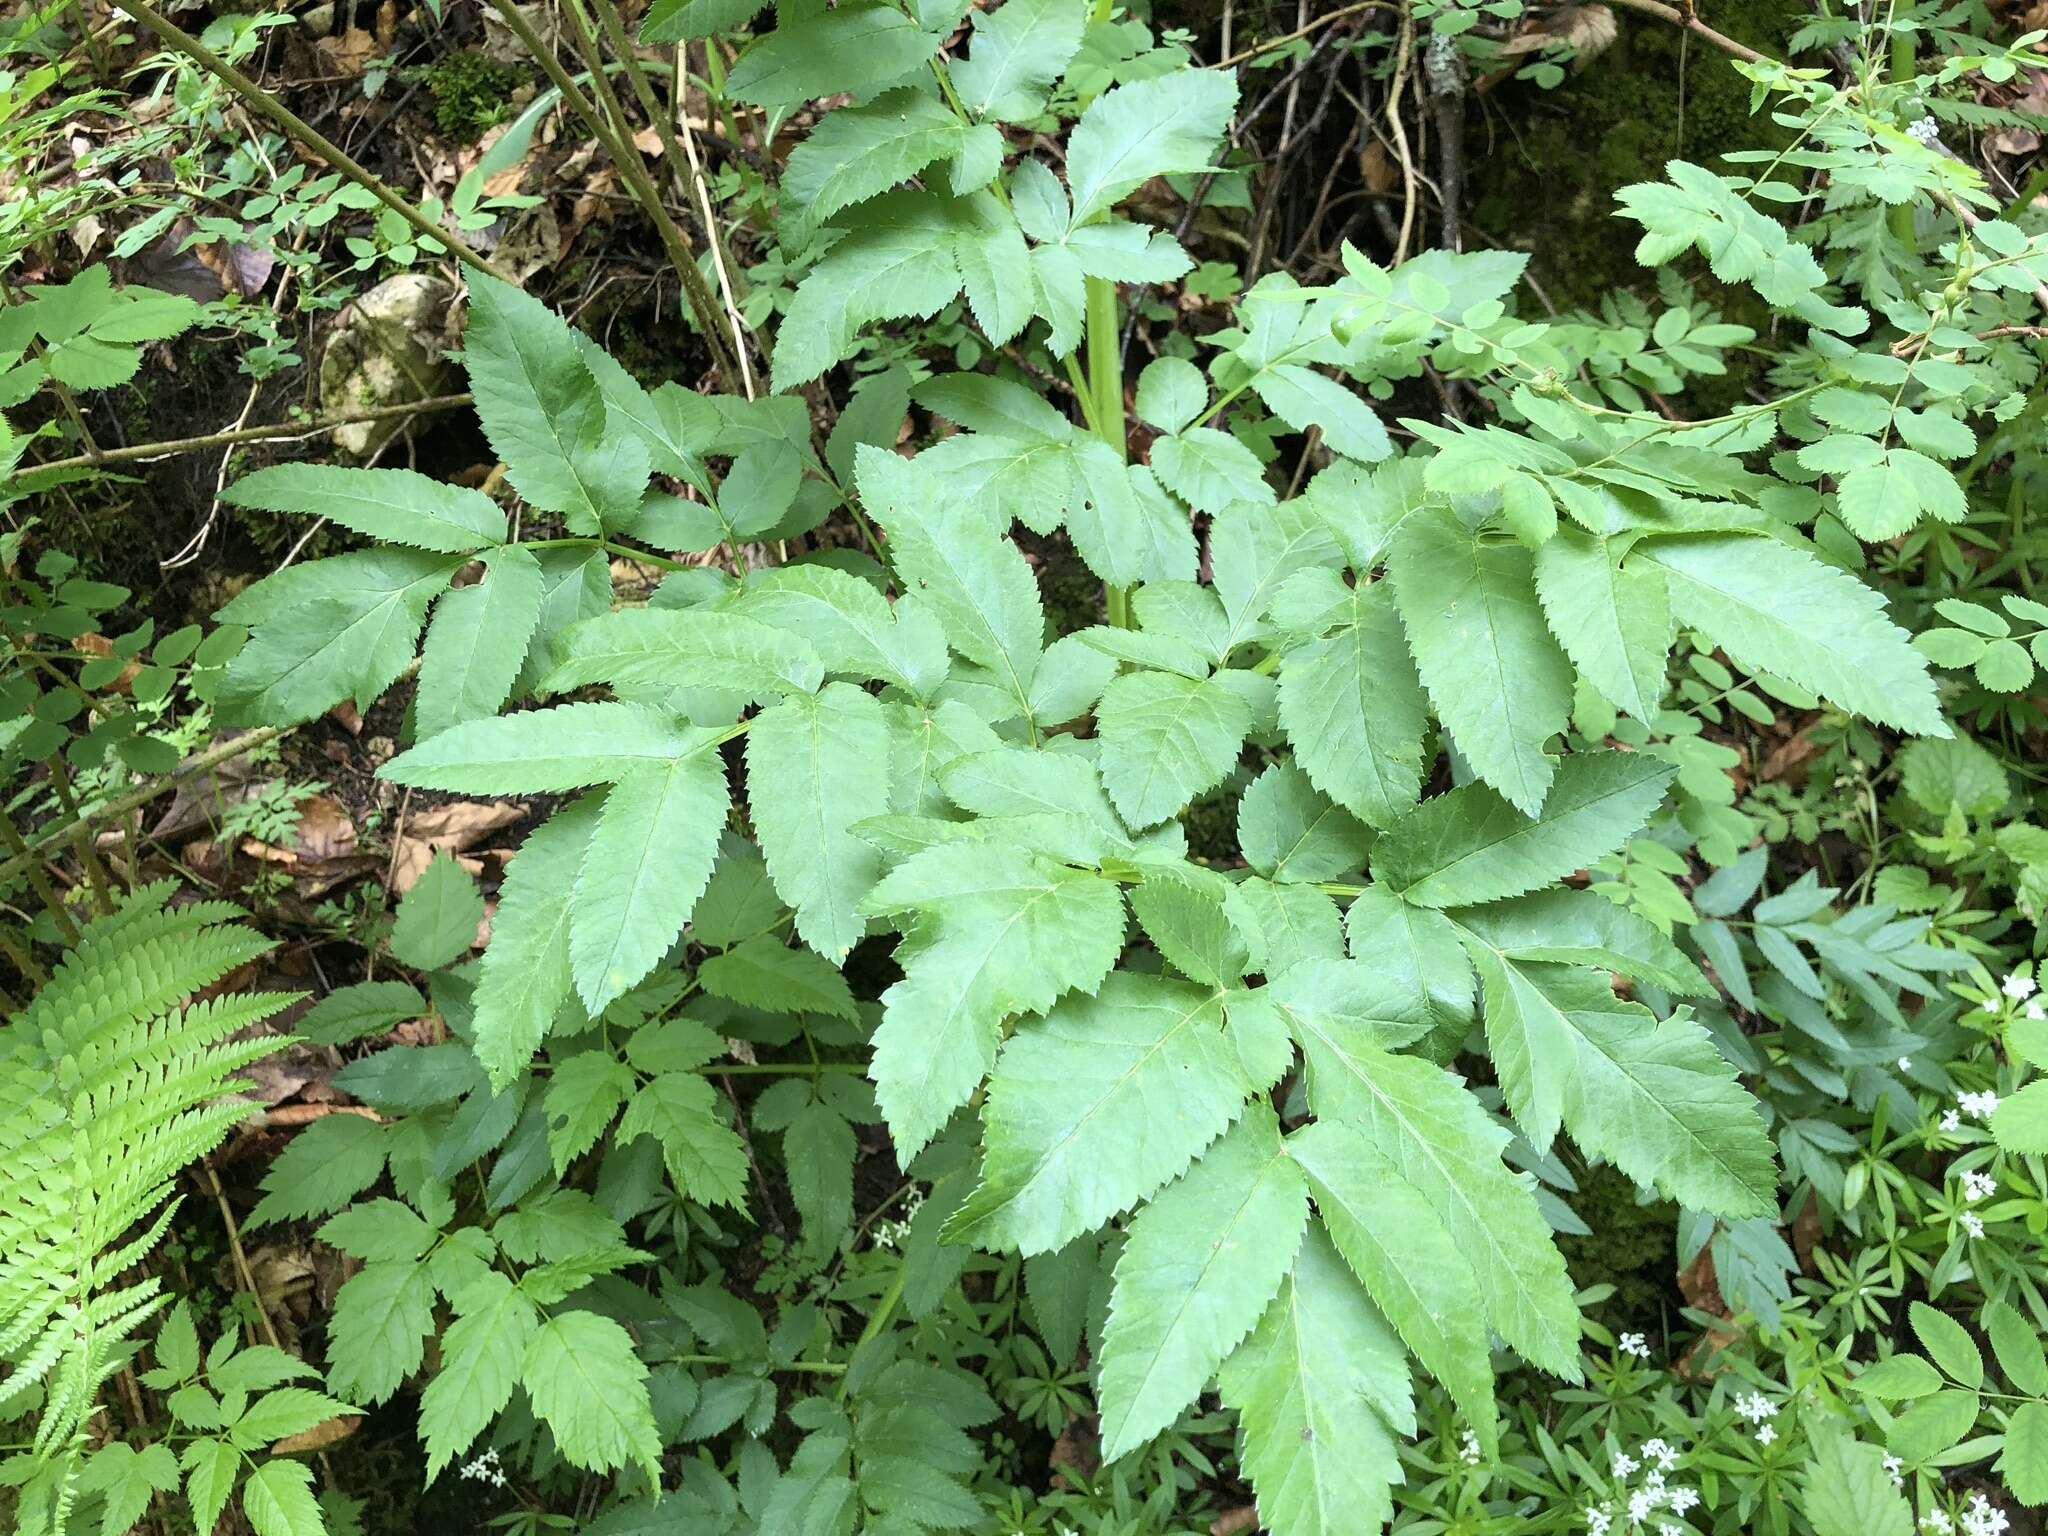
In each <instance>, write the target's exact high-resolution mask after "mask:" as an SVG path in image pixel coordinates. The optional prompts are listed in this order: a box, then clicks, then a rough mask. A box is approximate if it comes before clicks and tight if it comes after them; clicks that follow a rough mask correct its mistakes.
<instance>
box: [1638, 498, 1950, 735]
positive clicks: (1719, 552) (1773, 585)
mask: <svg viewBox="0 0 2048 1536" xmlns="http://www.w3.org/2000/svg"><path fill="white" fill-rule="evenodd" d="M1626 563H1627V564H1630V565H1634V564H1638V563H1640V564H1644V565H1648V566H1650V567H1651V568H1653V569H1655V570H1658V571H1661V572H1662V573H1663V575H1664V578H1665V580H1666V581H1667V582H1668V583H1669V584H1670V588H1671V606H1672V609H1673V611H1674V612H1675V613H1677V615H1678V617H1679V618H1680V619H1681V620H1683V621H1684V622H1685V623H1687V624H1691V625H1693V626H1695V627H1696V628H1698V629H1701V630H1704V631H1705V632H1706V633H1707V634H1708V635H1710V636H1712V637H1713V640H1714V642H1715V644H1717V645H1719V646H1720V647H1721V648H1722V649H1723V650H1725V651H1726V652H1727V653H1728V654H1729V655H1730V656H1732V657H1734V658H1735V660H1736V661H1737V662H1739V663H1740V664H1741V665H1743V666H1745V667H1749V668H1752V669H1754V670H1756V671H1762V672H1772V673H1775V674H1776V675H1777V676H1779V677H1782V678H1785V679H1786V680H1788V681H1790V682H1793V683H1797V684H1798V685H1799V686H1800V687H1802V688H1810V689H1812V690H1813V691H1814V692H1815V693H1817V694H1819V695H1820V696H1821V697H1822V698H1824V699H1830V700H1832V701H1833V702H1834V703H1836V704H1839V705H1841V706H1842V708H1844V709H1846V710H1849V711H1851V712H1852V713H1854V714H1858V715H1862V716H1863V717H1864V718H1866V719H1869V720H1875V721H1878V722H1879V723H1880V724H1884V725H1892V726H1897V727H1898V728H1899V729H1900V730H1903V731H1911V732H1913V733H1914V734H1915V735H1920V736H1947V735H1949V734H1950V732H1949V728H1948V726H1947V724H1946V723H1945V722H1944V721H1943V720H1942V718H1941V709H1940V705H1939V703H1938V701H1937V700H1936V698H1935V692H1934V684H1933V682H1932V681H1931V680H1930V679H1929V678H1928V675H1927V662H1926V660H1925V659H1924V658H1923V657H1922V656H1921V655H1920V654H1919V653H1918V652H1917V651H1915V650H1914V649H1913V648H1912V646H1911V645H1909V644H1908V643H1907V639H1906V636H1905V634H1904V632H1903V631H1901V630H1900V629H1898V628H1897V627H1896V626H1895V625H1893V623H1892V622H1891V620H1890V619H1888V618H1887V617H1886V616H1885V611H1884V600H1883V599H1882V598H1880V597H1879V596H1878V595H1877V594H1876V593H1875V592H1873V591H1871V590H1870V589H1869V588H1868V587H1866V586H1864V585H1863V584H1862V583H1861V582H1859V581H1857V580H1856V579H1855V578H1854V577H1852V576H1849V575H1846V574H1844V573H1843V572H1841V571H1838V570H1835V569H1834V568H1833V567H1831V566H1826V565H1823V564H1821V563H1820V562H1819V561H1818V560H1816V559H1814V558H1813V556H1811V555H1809V554H1807V553H1806V552H1805V551H1804V550H1800V549H1795V548H1793V547H1791V546H1790V545H1787V544H1781V543H1779V542H1777V541H1776V540H1774V539H1763V538H1754V537H1746V536H1743V535H1738V534H1710V535H1703V536H1699V537H1689V538H1674V539H1666V538H1658V539H1648V540H1645V541H1644V542H1642V543H1640V544H1638V545H1637V546H1636V547H1635V549H1634V550H1633V551H1631V553H1630V555H1629V558H1628V561H1627V562H1626Z"/></svg>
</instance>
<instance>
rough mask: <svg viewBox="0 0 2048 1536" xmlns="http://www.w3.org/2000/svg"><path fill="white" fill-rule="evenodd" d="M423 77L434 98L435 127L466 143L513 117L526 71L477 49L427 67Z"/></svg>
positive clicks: (468, 50)
mask: <svg viewBox="0 0 2048 1536" xmlns="http://www.w3.org/2000/svg"><path fill="white" fill-rule="evenodd" d="M421 78H422V79H423V80H424V81H425V83H426V87H427V94H428V95H429V96H431V97H433V98H434V126H435V127H437V128H439V129H440V130H441V131H442V132H443V133H445V134H447V135H448V137H450V138H452V139H457V140H459V141H461V142H462V143H464V144H471V143H474V142H475V141H476V140H478V139H479V138H481V137H483V134H484V130H485V129H487V128H492V127H495V126H496V125H497V124H499V123H502V122H503V121H504V120H505V119H506V118H508V117H510V116H511V115H512V93H513V92H514V91H516V90H518V89H519V87H520V86H522V85H524V84H525V83H526V74H525V72H524V71H523V70H519V69H515V68H514V67H513V66H512V65H510V64H500V63H498V62H497V61H496V60H494V59H490V58H487V57H486V56H485V55H483V54H481V53H478V52H477V51H476V50H474V49H465V50H464V51H463V52H461V53H452V54H450V55H449V56H448V57H447V58H445V59H442V60H441V61H440V62H439V63H437V64H430V65H428V66H427V68H426V70H425V72H424V74H423V75H422V77H421Z"/></svg>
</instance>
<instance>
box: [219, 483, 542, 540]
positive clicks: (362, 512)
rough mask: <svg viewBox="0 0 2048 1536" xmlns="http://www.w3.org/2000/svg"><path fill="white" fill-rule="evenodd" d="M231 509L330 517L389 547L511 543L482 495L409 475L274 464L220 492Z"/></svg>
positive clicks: (495, 507) (495, 509)
mask: <svg viewBox="0 0 2048 1536" xmlns="http://www.w3.org/2000/svg"><path fill="white" fill-rule="evenodd" d="M221 500H222V501H225V502H226V503H227V504H228V505H229V506H231V507H257V508H260V509H261V510H263V511H265V512H296V513H299V514H300V515H302V516H305V517H324V518H326V519H327V520H328V521H329V522H331V523H339V524H340V525H341V526H342V527H344V528H348V529H351V530H353V531H354V532H356V533H361V534H367V535H368V536H369V537H371V538H373V539H381V540H382V541H383V542H384V543H386V544H404V545H410V546H411V547H412V548H414V549H427V550H435V551H438V552H440V553H442V554H450V555H466V554H468V553H470V551H472V550H477V549H482V548H484V547H485V546H486V545H489V544H502V543H504V542H505V514H504V513H503V512H501V511H499V510H498V505H497V503H496V502H494V501H492V500H491V498H490V497H488V496H486V495H484V494H483V493H482V492H481V491H472V490H468V489H465V488H464V487H462V486H457V485H443V484H442V483H441V482H440V481H438V480H429V479H428V478H427V477H426V476H425V475H421V474H415V473H414V472H413V471H412V470H409V469H348V468H344V467H342V466H340V465H335V464H273V465H271V466H270V467H269V468H268V469H259V470H257V471H256V472H255V473H254V474H253V475H244V476H243V477H242V478H241V479H239V480H237V481H236V482H235V483H234V484H233V485H231V486H229V487H228V488H227V489H226V490H224V491H222V492H221Z"/></svg>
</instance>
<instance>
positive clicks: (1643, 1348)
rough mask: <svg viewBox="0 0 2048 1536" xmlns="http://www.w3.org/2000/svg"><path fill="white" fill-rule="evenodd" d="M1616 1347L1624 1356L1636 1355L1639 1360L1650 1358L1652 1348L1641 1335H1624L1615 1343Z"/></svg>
mask: <svg viewBox="0 0 2048 1536" xmlns="http://www.w3.org/2000/svg"><path fill="white" fill-rule="evenodd" d="M1614 1347H1615V1348H1616V1349H1618V1350H1620V1351H1621V1352H1622V1353H1623V1354H1624V1355H1634V1356H1635V1357H1636V1358H1637V1359H1638V1360H1647V1359H1649V1358H1650V1346H1649V1343H1648V1341H1647V1340H1645V1339H1644V1338H1643V1336H1642V1335H1641V1334H1640V1333H1624V1334H1623V1335H1622V1336H1621V1337H1620V1338H1619V1339H1617V1340H1616V1341H1615V1344H1614Z"/></svg>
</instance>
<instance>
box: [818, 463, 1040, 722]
mask: <svg viewBox="0 0 2048 1536" xmlns="http://www.w3.org/2000/svg"><path fill="white" fill-rule="evenodd" d="M857 461H858V463H859V466H860V468H859V476H860V492H861V497H862V499H863V500H864V501H865V502H866V503H867V504H868V507H869V510H870V511H871V512H872V513H873V514H874V516H875V517H876V518H877V519H878V520H879V521H881V522H882V523H883V525H884V526H885V527H887V529H888V531H889V538H890V543H891V546H892V550H893V559H894V560H895V563H896V570H897V573H898V574H899V575H900V576H901V577H902V578H903V580H904V581H906V582H908V583H910V584H912V585H913V586H914V588H915V589H916V590H917V591H919V592H921V593H922V594H923V595H924V597H925V599H926V600H927V601H929V603H930V604H931V606H932V609H933V611H934V612H935V613H936V614H937V615H938V617H939V620H940V622H941V623H942V624H944V626H945V631H946V640H947V643H948V644H949V645H951V646H952V648H953V649H954V650H955V651H957V652H959V653H960V654H961V655H962V656H964V657H966V658H967V659H968V660H969V661H971V662H973V663H974V664H975V665H976V666H979V667H983V668H986V669H987V670H988V671H989V672H990V673H991V674H993V676H994V678H995V679H996V681H997V684H998V686H999V687H1001V688H1002V689H1003V690H1004V691H1005V692H1006V693H1008V694H1009V695H1010V696H1011V697H1013V698H1015V699H1016V701H1017V705H1018V711H1019V712H1020V713H1025V712H1028V711H1029V709H1030V700H1031V677H1032V674H1033V672H1035V671H1036V670H1037V667H1038V658H1039V655H1040V653H1041V651H1042V650H1043V649H1044V645H1045V611H1044V609H1043V608H1041V607H1040V606H1039V601H1038V582H1037V579H1036V578H1035V577H1033V576H1032V574H1031V568H1030V566H1028V565H1027V564H1025V561H1024V556H1023V555H1022V554H1021V553H1020V552H1019V551H1018V549H1017V546H1016V545H1014V544H1012V543H1010V542H1009V540H1007V539H1004V538H1002V537H1000V536H999V535H998V534H997V533H996V531H995V530H994V529H993V528H991V527H990V526H989V524H988V522H987V520H986V519H985V518H983V517H982V516H981V515H980V514H979V513H977V512H975V511H973V510H971V509H969V508H968V507H967V506H966V505H965V504H964V503H962V502H960V501H958V500H955V499H954V498H952V497H951V496H948V495H947V494H946V493H945V491H944V489H943V488H942V487H941V486H940V485H939V483H938V482H937V481H936V479H935V478H934V477H933V476H932V475H930V474H929V473H928V472H927V471H925V470H924V469H922V468H921V467H919V466H916V465H913V464H909V463H906V462H905V461H904V460H902V459H900V458H898V457H897V456H896V455H895V454H893V453H882V452H879V451H878V450H876V449H873V448H868V447H863V448H861V450H860V452H859V454H858V456H857Z"/></svg>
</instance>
